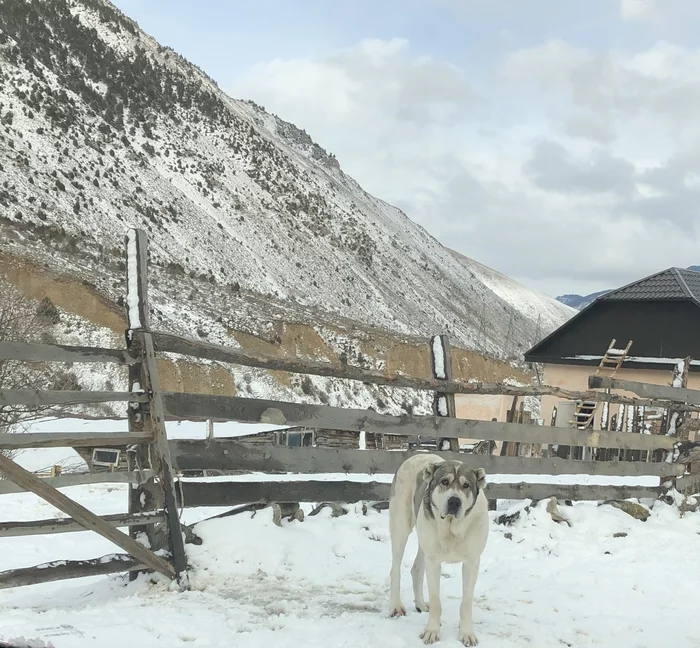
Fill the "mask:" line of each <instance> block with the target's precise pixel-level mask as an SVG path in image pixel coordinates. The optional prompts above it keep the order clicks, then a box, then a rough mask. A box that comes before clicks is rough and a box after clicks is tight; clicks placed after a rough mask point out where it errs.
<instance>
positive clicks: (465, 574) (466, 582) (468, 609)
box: [459, 558, 480, 646]
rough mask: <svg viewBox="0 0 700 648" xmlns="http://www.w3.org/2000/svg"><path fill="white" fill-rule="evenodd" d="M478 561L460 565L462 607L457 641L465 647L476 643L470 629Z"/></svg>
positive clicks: (467, 561) (468, 561)
mask: <svg viewBox="0 0 700 648" xmlns="http://www.w3.org/2000/svg"><path fill="white" fill-rule="evenodd" d="M479 562H480V561H479V559H478V558H477V559H476V561H472V560H465V561H464V562H463V563H462V605H461V606H460V608H459V640H460V641H461V642H462V643H463V644H464V645H465V646H476V644H477V643H479V642H478V640H477V638H476V635H475V634H474V630H473V628H472V607H473V605H474V586H475V585H476V577H477V576H478V575H479Z"/></svg>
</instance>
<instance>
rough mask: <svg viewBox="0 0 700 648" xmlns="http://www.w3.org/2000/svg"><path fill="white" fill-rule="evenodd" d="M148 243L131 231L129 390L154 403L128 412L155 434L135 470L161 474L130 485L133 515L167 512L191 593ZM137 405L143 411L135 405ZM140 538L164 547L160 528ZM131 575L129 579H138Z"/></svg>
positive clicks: (138, 453) (175, 556) (177, 561)
mask: <svg viewBox="0 0 700 648" xmlns="http://www.w3.org/2000/svg"><path fill="white" fill-rule="evenodd" d="M147 246H148V242H147V239H146V233H145V232H144V231H143V230H140V229H130V230H129V231H128V233H127V235H126V272H127V300H126V307H127V316H128V329H127V331H126V341H127V347H128V349H129V353H130V355H132V357H135V358H139V359H140V360H141V362H140V363H138V364H136V365H130V367H129V390H130V391H136V390H141V391H146V393H147V394H148V396H149V400H148V403H131V404H130V407H129V409H128V423H129V431H130V432H142V431H144V430H147V431H149V432H151V433H152V441H151V443H150V444H149V445H139V446H136V447H131V448H130V449H129V450H130V451H129V453H128V460H129V464H130V465H129V470H137V471H141V470H144V468H146V467H148V468H150V469H151V470H153V473H154V474H155V475H157V476H158V481H156V477H151V478H149V479H148V480H147V481H145V482H143V483H141V484H139V485H137V486H132V485H130V486H129V513H140V512H143V511H146V510H159V509H164V512H165V522H164V527H165V530H166V531H167V533H166V537H167V540H168V545H169V549H170V552H171V555H172V560H173V565H174V568H175V573H176V577H177V580H178V583H179V584H180V587H181V588H182V589H186V588H187V587H188V582H187V561H186V556H185V548H184V540H183V537H182V530H181V527H180V520H179V517H178V512H177V502H176V498H175V486H174V481H173V475H172V466H171V465H170V452H169V448H168V442H167V437H166V431H165V416H164V413H163V406H162V401H161V395H160V381H159V377H158V372H157V368H156V362H155V352H154V350H153V340H152V338H151V334H150V333H149V330H150V314H149V304H148V247H147ZM133 405H136V406H137V407H132V406H133ZM129 532H130V534H131V536H132V537H134V538H141V537H143V535H145V536H146V539H147V540H148V543H149V545H150V547H152V548H154V549H155V548H156V545H157V544H158V539H157V533H156V528H155V525H154V524H149V525H145V526H139V527H131V528H130V530H129ZM136 576H137V573H136V572H130V575H129V578H130V579H132V580H133V579H134V578H136Z"/></svg>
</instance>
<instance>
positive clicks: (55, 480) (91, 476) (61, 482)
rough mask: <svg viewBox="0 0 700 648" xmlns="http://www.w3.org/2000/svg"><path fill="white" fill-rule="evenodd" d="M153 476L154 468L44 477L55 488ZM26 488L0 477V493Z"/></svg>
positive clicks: (129, 481) (130, 481) (128, 481)
mask: <svg viewBox="0 0 700 648" xmlns="http://www.w3.org/2000/svg"><path fill="white" fill-rule="evenodd" d="M150 477H153V471H152V470H142V471H132V472H118V471H115V472H101V473H74V474H69V475H61V476H60V477H48V478H46V479H42V480H41V481H43V482H45V483H46V484H48V485H49V486H53V487H54V488H68V487H70V486H88V485H90V484H140V483H141V482H143V481H145V480H146V479H149V478H150ZM24 492H26V489H25V488H23V487H22V486H19V485H18V484H15V483H14V482H12V481H10V480H9V479H0V495H8V494H10V493H24Z"/></svg>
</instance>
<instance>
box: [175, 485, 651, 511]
mask: <svg viewBox="0 0 700 648" xmlns="http://www.w3.org/2000/svg"><path fill="white" fill-rule="evenodd" d="M390 488H391V485H390V484H388V483H382V482H332V481H281V482H230V481H228V482H224V481H215V482H197V481H186V480H183V481H182V491H183V499H184V504H185V506H186V507H200V506H222V507H223V506H238V505H240V504H248V503H251V502H292V501H293V502H347V503H351V502H359V501H374V502H381V501H385V500H387V499H389V490H390ZM659 493H660V489H658V488H646V487H642V486H590V485H576V484H574V485H571V484H539V483H538V484H527V483H517V484H491V483H489V484H487V485H486V489H485V494H486V497H487V498H489V499H513V500H518V499H526V498H530V499H545V498H548V497H556V498H557V499H561V500H566V499H570V500H575V501H598V500H606V499H628V498H650V499H655V498H656V497H658V495H659Z"/></svg>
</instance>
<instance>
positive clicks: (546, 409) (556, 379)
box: [540, 364, 700, 429]
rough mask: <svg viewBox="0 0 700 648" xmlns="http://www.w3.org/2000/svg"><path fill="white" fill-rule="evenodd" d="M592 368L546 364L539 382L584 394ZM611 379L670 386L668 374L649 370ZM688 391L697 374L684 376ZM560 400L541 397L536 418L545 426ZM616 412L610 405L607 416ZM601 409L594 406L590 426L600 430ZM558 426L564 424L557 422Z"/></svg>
mask: <svg viewBox="0 0 700 648" xmlns="http://www.w3.org/2000/svg"><path fill="white" fill-rule="evenodd" d="M595 371H596V367H586V366H576V365H560V364H546V365H544V372H543V382H544V384H545V385H553V386H555V387H561V388H562V389H569V390H571V391H588V377H589V376H591V375H593V374H594V373H595ZM615 378H619V379H620V380H632V381H635V382H644V383H650V384H652V385H666V386H668V385H670V384H671V378H672V372H671V371H668V370H667V369H665V370H663V371H662V370H652V369H631V368H621V369H618V371H617V373H616V374H615ZM688 388H689V389H700V374H697V373H690V374H688ZM615 393H616V394H618V395H621V396H629V397H631V398H635V397H637V394H633V393H631V392H625V391H621V390H615ZM560 401H561V398H559V397H558V396H542V404H541V407H540V416H541V418H542V419H543V420H544V424H545V425H549V424H550V422H551V419H552V411H553V409H554V407H555V406H556V405H557V403H559V402H560ZM617 412H618V406H617V405H611V406H610V415H611V416H612V414H615V413H617ZM601 414H602V407H598V410H597V412H596V417H595V421H594V427H595V428H596V429H600V419H601ZM558 425H566V423H564V422H562V421H559V422H558Z"/></svg>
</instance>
